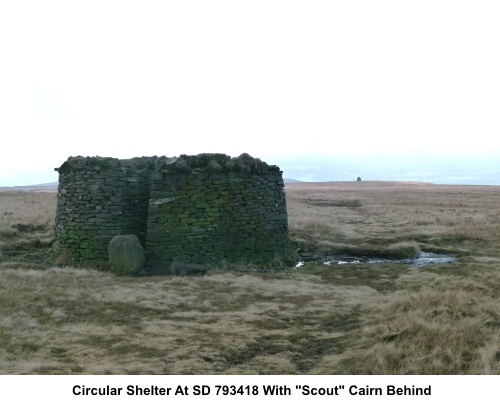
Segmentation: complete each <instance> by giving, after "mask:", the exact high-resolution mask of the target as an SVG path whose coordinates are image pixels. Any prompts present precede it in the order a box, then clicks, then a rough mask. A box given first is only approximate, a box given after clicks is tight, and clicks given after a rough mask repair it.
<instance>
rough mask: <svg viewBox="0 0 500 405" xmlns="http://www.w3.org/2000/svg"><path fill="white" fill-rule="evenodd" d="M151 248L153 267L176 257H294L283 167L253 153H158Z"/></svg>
mask: <svg viewBox="0 0 500 405" xmlns="http://www.w3.org/2000/svg"><path fill="white" fill-rule="evenodd" d="M146 251H147V253H148V258H149V260H150V263H151V264H152V265H153V266H155V267H162V266H163V267H166V266H167V265H168V264H169V263H171V262H172V261H177V262H181V263H193V264H211V263H217V262H220V261H222V260H225V261H227V262H233V263H238V262H249V263H256V264H265V263H269V262H272V261H274V260H280V261H286V260H287V259H288V260H289V259H290V258H291V257H292V252H291V247H290V243H289V237H288V218H287V211H286V199H285V191H284V184H283V178H282V173H281V171H280V170H279V168H278V167H277V166H270V165H267V164H266V163H264V162H262V161H260V160H259V159H254V158H252V157H250V156H249V155H242V156H240V157H238V158H234V159H231V158H230V157H229V156H227V155H222V154H204V155H197V156H185V155H181V156H180V157H179V158H170V159H169V158H159V159H158V160H157V162H156V167H155V172H154V173H153V176H152V184H151V195H150V201H149V216H148V233H147V238H146Z"/></svg>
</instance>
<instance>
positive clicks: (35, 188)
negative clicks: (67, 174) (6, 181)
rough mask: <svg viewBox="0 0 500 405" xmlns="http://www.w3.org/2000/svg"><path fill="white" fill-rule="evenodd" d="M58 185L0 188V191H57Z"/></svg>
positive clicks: (44, 184) (56, 183)
mask: <svg viewBox="0 0 500 405" xmlns="http://www.w3.org/2000/svg"><path fill="white" fill-rule="evenodd" d="M57 185H58V182H57V181H54V182H52V183H43V184H32V185H29V186H13V187H0V190H2V191H37V190H48V191H57Z"/></svg>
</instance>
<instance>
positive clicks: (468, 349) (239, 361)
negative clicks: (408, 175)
mask: <svg viewBox="0 0 500 405" xmlns="http://www.w3.org/2000/svg"><path fill="white" fill-rule="evenodd" d="M286 192H287V205H288V212H289V226H290V235H291V239H292V241H293V244H294V246H295V248H296V249H297V251H298V253H300V254H301V255H302V256H303V257H304V258H307V259H309V261H307V260H306V263H305V265H303V266H301V267H297V268H293V267H292V268H289V269H286V270H281V271H275V270H274V269H267V271H256V269H252V268H251V267H248V266H242V267H241V269H239V271H238V270H234V269H233V270H231V271H227V270H225V269H215V270H212V271H211V272H209V273H208V274H207V275H206V276H204V277H177V276H155V277H139V278H131V277H116V276H114V275H112V274H111V273H109V272H105V271H97V270H94V269H89V268H79V267H78V266H74V267H62V266H57V258H54V257H51V255H50V246H51V244H52V238H53V226H54V217H55V208H56V195H55V193H35V192H12V191H7V192H0V373H1V374H75V373H79V374H158V373H162V374H190V373H193V374H244V373H251V374H485V373H486V374H499V373H500V187H487V186H484V187H483V186H440V185H432V184H421V183H388V182H345V183H342V182H334V183H290V184H287V186H286ZM420 252H431V253H436V254H446V255H453V256H454V257H456V258H457V260H456V262H454V263H445V264H434V265H428V266H424V267H417V266H413V265H411V264H404V263H390V262H381V263H377V264H369V263H363V261H362V260H361V261H357V260H354V261H353V263H348V264H337V263H338V262H336V261H334V260H332V261H330V263H331V264H330V265H325V264H323V262H322V260H321V258H323V257H324V258H328V257H336V256H339V257H341V256H342V257H344V256H349V257H354V258H366V257H382V258H402V257H415V256H418V254H419V253H420Z"/></svg>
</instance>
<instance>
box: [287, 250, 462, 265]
mask: <svg viewBox="0 0 500 405" xmlns="http://www.w3.org/2000/svg"><path fill="white" fill-rule="evenodd" d="M456 261H457V258H456V257H455V256H452V255H439V254H436V253H429V252H422V253H421V254H420V256H419V257H418V258H416V259H398V260H395V259H379V258H369V257H334V256H329V257H327V258H326V260H318V262H320V263H321V262H322V263H323V264H326V265H328V266H330V265H345V264H382V263H394V264H409V265H411V266H414V267H422V266H430V265H433V264H447V263H455V262H456ZM303 265H304V262H303V261H301V262H299V263H297V265H296V266H295V268H298V267H302V266H303Z"/></svg>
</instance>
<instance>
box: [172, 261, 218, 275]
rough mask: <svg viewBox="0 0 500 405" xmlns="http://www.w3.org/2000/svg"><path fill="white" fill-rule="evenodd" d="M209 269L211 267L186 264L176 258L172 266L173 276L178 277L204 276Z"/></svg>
mask: <svg viewBox="0 0 500 405" xmlns="http://www.w3.org/2000/svg"><path fill="white" fill-rule="evenodd" d="M209 269H210V266H208V265H206V264H199V263H186V262H184V261H182V259H181V260H179V259H178V258H174V260H173V261H172V264H171V265H170V272H171V274H176V275H178V276H202V275H204V274H205V273H206V272H207V271H208V270H209Z"/></svg>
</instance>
